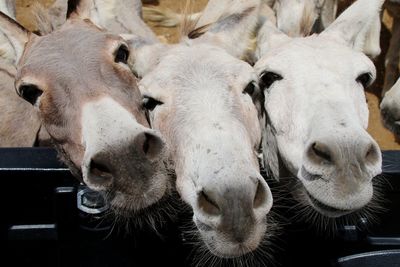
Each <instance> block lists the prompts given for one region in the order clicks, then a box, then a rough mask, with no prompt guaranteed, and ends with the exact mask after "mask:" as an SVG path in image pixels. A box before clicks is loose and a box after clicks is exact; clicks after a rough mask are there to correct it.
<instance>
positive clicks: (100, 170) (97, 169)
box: [90, 160, 113, 180]
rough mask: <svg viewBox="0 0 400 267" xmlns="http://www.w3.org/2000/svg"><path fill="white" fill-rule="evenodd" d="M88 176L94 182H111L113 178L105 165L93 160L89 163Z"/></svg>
mask: <svg viewBox="0 0 400 267" xmlns="http://www.w3.org/2000/svg"><path fill="white" fill-rule="evenodd" d="M90 174H91V176H92V179H93V178H94V179H96V180H111V179H112V178H113V176H112V174H111V170H110V169H109V168H108V167H107V166H106V165H104V164H102V163H98V162H95V161H94V160H92V161H91V162H90Z"/></svg>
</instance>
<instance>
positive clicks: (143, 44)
mask: <svg viewBox="0 0 400 267" xmlns="http://www.w3.org/2000/svg"><path fill="white" fill-rule="evenodd" d="M121 37H122V38H123V39H124V40H125V41H126V42H127V44H128V46H129V48H130V51H131V54H130V57H129V62H128V64H129V67H130V68H131V70H132V72H133V73H134V74H135V76H136V77H138V78H142V77H143V76H144V75H146V73H148V72H149V71H151V70H152V68H154V66H156V65H157V64H158V62H159V61H160V58H161V57H162V56H163V54H164V53H165V52H166V51H167V50H168V48H169V47H170V46H169V45H167V44H163V43H161V42H158V41H154V40H153V39H146V38H144V37H142V36H139V35H135V34H121Z"/></svg>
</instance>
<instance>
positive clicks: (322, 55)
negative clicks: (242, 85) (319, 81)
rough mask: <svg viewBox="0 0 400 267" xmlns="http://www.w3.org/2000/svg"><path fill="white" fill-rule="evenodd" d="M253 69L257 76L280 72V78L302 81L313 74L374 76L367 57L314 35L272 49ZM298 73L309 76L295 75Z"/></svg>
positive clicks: (372, 66)
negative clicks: (300, 79) (294, 77)
mask: <svg viewBox="0 0 400 267" xmlns="http://www.w3.org/2000/svg"><path fill="white" fill-rule="evenodd" d="M299 66H301V68H299ZM256 70H257V72H258V73H261V72H263V71H265V70H271V71H278V72H279V71H280V72H281V73H280V74H281V75H293V76H297V77H298V78H304V79H307V77H310V76H315V75H314V74H319V75H321V77H322V75H334V76H340V77H344V78H346V77H351V79H353V78H354V76H357V75H359V74H361V73H363V72H371V74H372V75H375V66H374V64H373V63H372V61H371V60H370V59H369V58H368V57H367V56H366V55H364V54H363V53H361V52H358V51H355V50H353V49H351V48H349V47H347V46H345V45H343V44H341V43H338V42H336V41H334V40H330V39H328V38H325V37H321V36H317V35H313V36H310V37H307V38H294V39H292V40H291V41H290V42H288V43H286V44H283V45H282V46H280V47H277V48H273V49H271V50H270V51H269V52H268V53H267V54H266V55H264V57H263V58H262V59H261V60H260V61H259V62H257V64H256ZM300 73H302V74H303V73H308V74H310V75H298V74H300Z"/></svg>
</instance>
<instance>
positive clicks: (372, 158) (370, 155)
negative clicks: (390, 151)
mask: <svg viewBox="0 0 400 267" xmlns="http://www.w3.org/2000/svg"><path fill="white" fill-rule="evenodd" d="M365 159H366V160H367V161H368V162H371V163H375V162H377V161H379V149H378V148H377V147H376V145H375V144H370V145H369V148H368V150H367V152H366V153H365Z"/></svg>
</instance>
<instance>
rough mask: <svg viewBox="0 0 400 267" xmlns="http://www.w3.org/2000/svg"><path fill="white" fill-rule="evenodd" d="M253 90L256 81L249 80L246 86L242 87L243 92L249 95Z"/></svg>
mask: <svg viewBox="0 0 400 267" xmlns="http://www.w3.org/2000/svg"><path fill="white" fill-rule="evenodd" d="M255 90H256V83H255V82H251V83H249V84H248V85H247V86H246V88H244V90H243V94H248V95H249V96H253V94H254V91H255Z"/></svg>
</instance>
